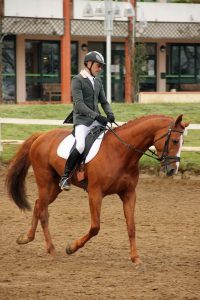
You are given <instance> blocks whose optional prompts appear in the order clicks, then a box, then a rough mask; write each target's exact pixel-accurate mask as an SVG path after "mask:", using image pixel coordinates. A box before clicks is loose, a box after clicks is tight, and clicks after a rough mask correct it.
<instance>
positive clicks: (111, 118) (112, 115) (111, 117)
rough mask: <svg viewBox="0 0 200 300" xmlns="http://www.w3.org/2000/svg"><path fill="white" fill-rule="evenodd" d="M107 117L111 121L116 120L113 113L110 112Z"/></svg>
mask: <svg viewBox="0 0 200 300" xmlns="http://www.w3.org/2000/svg"><path fill="white" fill-rule="evenodd" d="M107 118H108V120H109V122H110V123H113V122H115V116H114V114H113V113H108V114H107Z"/></svg>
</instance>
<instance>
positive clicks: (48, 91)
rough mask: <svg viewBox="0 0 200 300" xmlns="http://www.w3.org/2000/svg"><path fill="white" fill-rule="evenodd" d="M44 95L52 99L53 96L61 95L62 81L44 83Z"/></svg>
mask: <svg viewBox="0 0 200 300" xmlns="http://www.w3.org/2000/svg"><path fill="white" fill-rule="evenodd" d="M42 88H43V96H44V97H45V98H48V100H49V101H52V98H53V97H59V98H60V97H61V86H60V83H43V85H42Z"/></svg>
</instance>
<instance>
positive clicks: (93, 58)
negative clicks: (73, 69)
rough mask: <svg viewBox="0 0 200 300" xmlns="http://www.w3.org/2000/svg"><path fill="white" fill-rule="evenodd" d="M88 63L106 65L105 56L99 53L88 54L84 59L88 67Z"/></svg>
mask: <svg viewBox="0 0 200 300" xmlns="http://www.w3.org/2000/svg"><path fill="white" fill-rule="evenodd" d="M88 61H92V62H97V63H99V64H102V65H105V62H104V58H103V55H102V54H101V53H99V52H97V51H91V52H88V53H87V54H86V56H85V58H84V65H85V66H86V65H87V62H88Z"/></svg>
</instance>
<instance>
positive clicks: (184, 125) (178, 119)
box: [175, 115, 190, 128]
mask: <svg viewBox="0 0 200 300" xmlns="http://www.w3.org/2000/svg"><path fill="white" fill-rule="evenodd" d="M182 119H183V115H180V116H178V118H177V119H176V121H175V127H176V126H177V125H178V124H180V125H181V126H182V127H183V128H185V127H188V125H189V124H190V122H185V123H181V122H182Z"/></svg>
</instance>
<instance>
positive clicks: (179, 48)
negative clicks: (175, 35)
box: [166, 44, 200, 91]
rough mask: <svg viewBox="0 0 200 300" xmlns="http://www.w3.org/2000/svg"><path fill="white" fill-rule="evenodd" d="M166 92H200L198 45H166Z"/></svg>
mask: <svg viewBox="0 0 200 300" xmlns="http://www.w3.org/2000/svg"><path fill="white" fill-rule="evenodd" d="M167 52H168V56H167V66H168V70H167V72H168V74H167V76H166V77H167V90H171V89H176V90H178V91H182V90H183V91H184V90H200V85H199V83H200V71H199V68H200V45H199V44H175V45H168V51H167Z"/></svg>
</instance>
